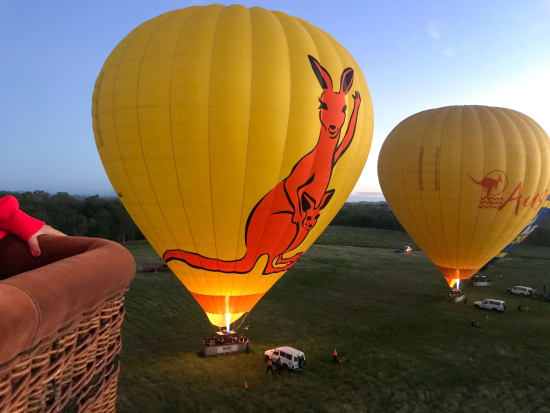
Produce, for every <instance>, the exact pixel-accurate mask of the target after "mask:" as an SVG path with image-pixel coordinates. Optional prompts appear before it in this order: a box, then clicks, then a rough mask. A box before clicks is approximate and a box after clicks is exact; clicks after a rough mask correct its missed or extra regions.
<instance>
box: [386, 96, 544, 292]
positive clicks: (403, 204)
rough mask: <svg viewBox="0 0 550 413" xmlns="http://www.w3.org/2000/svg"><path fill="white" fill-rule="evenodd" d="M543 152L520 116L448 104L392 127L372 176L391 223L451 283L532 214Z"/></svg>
mask: <svg viewBox="0 0 550 413" xmlns="http://www.w3.org/2000/svg"><path fill="white" fill-rule="evenodd" d="M549 154H550V145H549V141H548V136H547V135H546V133H545V132H544V131H543V130H542V128H541V127H540V126H539V125H538V124H537V123H536V122H534V121H533V120H532V119H530V118H529V117H527V116H525V115H523V114H521V113H519V112H516V111H513V110H510V109H504V108H494V107H486V106H450V107H444V108H439V109H431V110H427V111H424V112H420V113H417V114H415V115H413V116H411V117H409V118H407V119H405V120H404V121H402V122H401V123H400V124H399V125H397V126H396V127H395V129H394V130H393V131H392V132H391V133H390V134H389V136H388V137H387V139H386V141H385V142H384V144H383V146H382V149H381V151H380V155H379V159H378V176H379V179H380V186H381V188H382V191H383V193H384V196H385V198H386V200H387V201H388V203H389V205H390V207H391V208H392V210H393V212H394V214H395V216H396V217H397V219H398V220H399V221H400V222H401V224H402V225H403V227H404V228H405V230H406V231H407V232H408V233H409V235H411V237H412V238H413V239H414V240H415V242H416V243H417V244H418V245H419V246H420V247H421V248H422V250H423V251H424V252H425V253H426V254H427V255H428V257H429V258H430V259H431V260H432V261H433V263H434V264H435V265H436V266H437V267H438V268H439V270H440V271H441V272H442V273H443V275H444V277H445V279H446V281H447V283H448V284H449V286H453V285H454V283H455V281H456V280H457V279H467V278H469V277H470V276H471V275H473V274H474V273H475V272H476V271H477V270H478V269H479V268H481V267H482V266H483V265H484V264H485V263H486V262H487V261H489V260H490V259H491V258H492V257H494V256H495V254H497V253H498V252H499V251H500V250H501V249H502V248H503V247H504V246H505V245H507V244H508V243H510V242H511V241H512V240H513V239H514V237H515V236H516V235H517V234H518V233H519V231H520V230H521V229H522V228H524V227H525V226H526V225H527V224H528V223H529V222H530V221H531V220H532V219H533V218H534V217H535V216H536V214H537V212H538V210H539V209H540V208H541V206H542V204H543V202H544V201H545V200H546V198H547V197H548V195H549V182H550V181H549V180H550V166H549V163H548V161H549Z"/></svg>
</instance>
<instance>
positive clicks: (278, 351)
mask: <svg viewBox="0 0 550 413" xmlns="http://www.w3.org/2000/svg"><path fill="white" fill-rule="evenodd" d="M264 356H265V359H266V360H268V359H271V361H273V363H275V364H276V365H277V366H278V367H286V368H287V369H289V370H291V371H292V370H298V369H303V368H304V366H305V364H306V356H305V354H304V353H303V352H301V351H300V350H296V349H295V348H292V347H287V346H284V347H277V348H274V349H271V350H266V351H264Z"/></svg>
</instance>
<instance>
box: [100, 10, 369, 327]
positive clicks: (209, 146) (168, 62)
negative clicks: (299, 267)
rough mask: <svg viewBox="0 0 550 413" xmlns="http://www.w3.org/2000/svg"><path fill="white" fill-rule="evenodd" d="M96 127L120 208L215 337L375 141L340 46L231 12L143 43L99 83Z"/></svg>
mask: <svg viewBox="0 0 550 413" xmlns="http://www.w3.org/2000/svg"><path fill="white" fill-rule="evenodd" d="M92 116H93V128H94V134H95V140H96V144H97V148H98V151H99V154H100V156H101V160H102V162H103V165H104V167H105V170H106V172H107V175H108V176H109V179H110V180H111V183H112V185H113V187H114V189H115V191H116V192H117V193H118V195H119V197H120V199H121V201H122V203H123V204H124V207H125V208H126V210H127V211H128V212H129V214H130V215H131V216H132V218H133V219H134V221H135V222H136V224H137V225H138V226H139V228H140V229H141V231H142V232H143V234H144V235H145V236H146V238H147V239H148V240H149V242H150V243H151V245H152V246H153V247H154V249H155V250H156V251H157V253H158V254H159V255H161V256H163V258H164V259H165V260H166V261H167V262H168V264H169V266H170V268H171V269H172V271H173V272H174V273H175V274H176V276H177V277H178V278H179V279H180V280H181V281H182V283H183V284H184V285H185V286H186V287H187V289H188V290H189V291H190V292H191V294H192V295H193V296H194V297H195V299H196V300H197V301H198V302H199V304H200V305H201V306H202V308H203V309H204V311H205V312H206V314H207V316H208V318H209V320H210V321H211V322H212V324H214V325H217V326H220V327H221V326H226V325H227V326H228V324H229V323H232V322H234V321H235V320H237V319H238V318H240V317H241V316H242V315H243V314H244V313H247V312H249V311H250V310H251V309H252V307H253V306H254V305H255V304H256V303H257V302H258V300H259V299H260V298H261V297H262V296H263V295H264V294H265V292H266V291H267V290H269V288H270V287H271V286H272V285H273V284H274V283H275V282H276V281H277V280H278V279H279V278H280V277H281V276H282V275H283V274H284V273H285V272H286V270H288V269H289V268H291V267H292V265H294V263H295V262H296V260H297V259H298V258H299V257H300V256H301V255H302V254H303V253H304V252H305V251H306V250H307V248H308V247H309V246H310V245H311V244H312V243H313V242H314V240H315V239H316V238H317V237H318V236H319V235H320V233H321V232H322V231H323V229H324V228H325V227H326V226H327V225H328V224H329V223H330V221H331V220H332V218H333V217H334V216H335V214H336V213H337V211H338V210H339V209H340V207H341V206H342V204H343V203H344V202H345V200H346V198H347V197H348V195H349V194H350V192H351V190H352V189H353V186H354V184H355V182H356V180H357V178H358V177H359V174H360V173H361V171H362V169H363V166H364V164H365V161H366V158H367V155H368V151H369V148H370V144H371V139H372V129H373V114H372V104H371V100H370V96H369V92H368V89H367V84H366V82H365V79H364V78H363V75H362V73H361V71H360V69H359V66H358V65H357V63H356V62H355V61H354V60H353V58H352V57H351V55H350V54H349V53H348V52H347V51H346V50H345V49H344V48H343V47H342V46H341V45H340V44H339V43H338V42H336V40H334V39H333V38H332V37H331V36H330V35H328V34H327V33H326V32H324V31H322V30H320V29H318V28H317V27H315V26H312V25H311V24H309V23H307V22H305V21H303V20H301V19H298V18H295V17H291V16H288V15H286V14H284V13H281V12H276V11H274V12H272V11H268V10H265V9H263V8H259V7H253V8H250V9H249V8H246V7H243V6H238V5H234V6H230V7H224V6H221V5H212V6H206V7H200V6H199V7H189V8H186V9H183V10H176V11H172V12H169V13H166V14H163V15H161V16H158V17H156V18H154V19H152V20H149V21H147V22H145V23H143V24H142V25H141V26H139V27H137V28H136V29H135V30H134V31H132V32H131V33H130V34H129V35H128V36H127V37H126V38H125V39H123V40H122V41H121V42H120V43H119V44H118V45H117V46H116V47H115V49H114V50H113V51H112V53H111V54H110V56H109V57H108V59H107V60H106V62H105V64H104V66H103V68H102V69H101V73H100V74H99V76H98V78H97V81H96V85H95V89H94V95H93V108H92ZM228 327H229V326H228Z"/></svg>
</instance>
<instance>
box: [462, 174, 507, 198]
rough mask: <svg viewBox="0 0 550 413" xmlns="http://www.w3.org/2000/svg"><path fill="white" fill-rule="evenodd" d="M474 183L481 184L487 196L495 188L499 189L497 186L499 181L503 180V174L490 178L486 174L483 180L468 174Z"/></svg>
mask: <svg viewBox="0 0 550 413" xmlns="http://www.w3.org/2000/svg"><path fill="white" fill-rule="evenodd" d="M468 176H469V177H470V179H471V180H472V181H474V183H476V184H478V185H481V186H482V187H483V189H484V190H485V193H486V194H487V195H486V196H487V197H488V196H489V195H491V192H492V191H493V189H497V186H498V184H499V182H502V175H499V176H498V179H495V178H489V177H488V176H484V177H483V178H482V179H481V181H476V180H475V179H474V178H472V177H471V175H468Z"/></svg>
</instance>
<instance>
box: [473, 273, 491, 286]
mask: <svg viewBox="0 0 550 413" xmlns="http://www.w3.org/2000/svg"><path fill="white" fill-rule="evenodd" d="M471 280H472V284H473V286H474V287H490V286H491V285H493V282H492V281H491V280H490V279H489V278H487V276H486V275H474V276H473V277H472V278H471Z"/></svg>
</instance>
